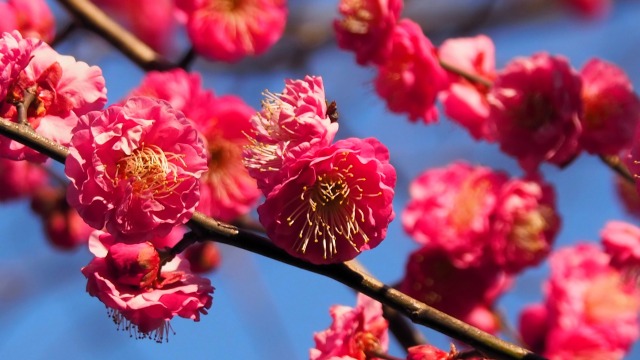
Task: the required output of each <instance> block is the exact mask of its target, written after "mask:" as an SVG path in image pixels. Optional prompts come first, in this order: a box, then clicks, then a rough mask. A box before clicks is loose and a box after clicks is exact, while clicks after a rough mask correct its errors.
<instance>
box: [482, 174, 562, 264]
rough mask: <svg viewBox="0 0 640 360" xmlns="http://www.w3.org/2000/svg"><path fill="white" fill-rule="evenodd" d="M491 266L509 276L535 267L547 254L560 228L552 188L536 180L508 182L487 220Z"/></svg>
mask: <svg viewBox="0 0 640 360" xmlns="http://www.w3.org/2000/svg"><path fill="white" fill-rule="evenodd" d="M491 222H492V225H491V227H492V229H493V238H492V240H491V241H490V245H489V246H490V248H491V250H490V252H491V255H492V256H491V257H492V259H493V260H494V262H495V263H496V264H498V265H500V267H502V268H503V269H505V270H506V271H507V272H509V273H518V272H520V271H522V270H524V269H525V268H527V267H530V266H535V265H538V264H539V263H540V262H541V261H543V260H544V259H545V258H546V257H547V255H548V254H549V253H550V252H551V246H552V245H553V242H554V240H555V238H556V235H557V234H558V230H559V228H560V217H559V215H558V213H557V210H556V201H555V192H554V190H553V187H551V186H550V185H548V184H545V183H543V182H542V181H537V180H520V179H511V180H509V181H508V182H507V183H506V184H504V186H503V187H502V189H500V194H499V195H498V200H497V203H496V209H495V212H494V214H493V215H492V216H491Z"/></svg>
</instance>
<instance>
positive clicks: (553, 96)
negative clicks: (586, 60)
mask: <svg viewBox="0 0 640 360" xmlns="http://www.w3.org/2000/svg"><path fill="white" fill-rule="evenodd" d="M581 89H582V87H581V80H580V76H579V75H578V73H576V72H575V71H574V70H573V69H572V68H571V66H570V65H569V63H568V61H567V60H566V59H565V58H563V57H560V56H550V55H549V54H546V53H538V54H535V55H533V56H532V57H530V58H516V59H515V60H513V61H511V62H510V63H509V64H507V66H506V68H505V69H503V70H502V71H500V72H498V76H497V78H496V81H495V82H494V84H493V87H492V88H491V91H490V92H489V95H488V99H489V103H490V105H491V111H490V117H491V118H492V119H493V120H494V121H495V122H496V126H497V130H498V131H497V139H498V143H499V144H500V149H501V150H502V151H504V152H505V153H507V154H509V155H511V156H513V157H515V158H516V159H518V162H519V163H520V165H521V167H522V168H523V169H524V170H525V171H527V172H535V171H537V169H538V166H539V165H540V163H542V162H544V161H547V162H550V163H552V164H555V165H558V166H564V165H567V164H568V163H569V162H571V161H572V160H573V159H574V158H575V157H576V156H577V155H578V153H579V151H580V146H579V143H578V138H579V136H580V132H581V125H580V120H579V119H580V115H581V111H582V102H581V97H580V94H581Z"/></svg>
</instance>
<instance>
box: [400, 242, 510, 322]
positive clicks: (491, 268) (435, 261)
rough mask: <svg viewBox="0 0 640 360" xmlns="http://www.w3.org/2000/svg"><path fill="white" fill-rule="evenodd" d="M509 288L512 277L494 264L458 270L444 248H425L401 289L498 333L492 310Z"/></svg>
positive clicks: (412, 261)
mask: <svg viewBox="0 0 640 360" xmlns="http://www.w3.org/2000/svg"><path fill="white" fill-rule="evenodd" d="M509 285H510V278H509V276H507V275H506V273H505V272H503V271H502V270H500V268H498V267H497V266H496V265H494V264H490V263H485V264H480V265H479V266H474V267H467V268H458V267H456V266H454V265H453V263H452V262H451V260H450V258H449V255H448V254H447V253H446V252H445V251H443V250H442V249H438V248H436V247H433V246H423V247H422V248H421V249H419V250H417V251H415V252H413V253H412V254H411V255H410V256H409V260H408V262H407V268H406V271H405V275H404V278H403V279H402V281H401V282H400V285H399V287H398V289H399V290H400V291H402V292H403V293H405V294H407V295H409V296H411V297H413V298H415V299H417V300H419V301H422V302H424V303H425V304H427V305H430V306H433V307H434V308H436V309H438V310H440V311H443V312H445V313H447V314H449V315H451V316H453V317H456V318H458V319H460V320H462V321H465V322H467V323H469V324H471V325H473V326H476V327H478V328H480V329H482V330H484V331H487V332H490V333H496V332H497V331H498V330H499V327H500V324H499V321H498V319H497V318H496V317H495V316H493V311H492V308H493V305H494V302H495V301H496V299H497V298H498V296H500V295H501V294H502V293H503V292H504V291H505V290H506V289H507V288H508V287H509Z"/></svg>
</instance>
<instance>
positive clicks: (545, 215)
mask: <svg viewBox="0 0 640 360" xmlns="http://www.w3.org/2000/svg"><path fill="white" fill-rule="evenodd" d="M553 215H554V213H553V209H551V208H550V207H548V206H540V208H539V209H537V210H533V211H529V212H527V213H524V214H517V215H516V217H515V221H514V224H513V228H512V229H511V232H510V233H509V235H508V238H509V241H510V242H511V243H513V244H515V245H516V246H517V247H518V248H520V249H522V250H525V251H527V252H529V253H530V254H532V255H533V254H536V253H538V252H539V251H542V250H544V249H545V248H546V243H545V241H544V240H543V239H542V238H541V234H542V233H543V232H544V231H545V230H547V229H548V228H549V227H550V224H551V222H552V221H553Z"/></svg>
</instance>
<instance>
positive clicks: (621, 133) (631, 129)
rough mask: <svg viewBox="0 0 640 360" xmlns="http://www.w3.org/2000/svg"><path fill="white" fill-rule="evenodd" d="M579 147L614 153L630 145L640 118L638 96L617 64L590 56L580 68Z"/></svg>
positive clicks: (599, 152)
mask: <svg viewBox="0 0 640 360" xmlns="http://www.w3.org/2000/svg"><path fill="white" fill-rule="evenodd" d="M580 76H581V77H582V103H583V115H582V118H581V120H582V134H581V135H580V143H581V145H582V147H583V148H584V149H585V150H586V151H588V152H590V153H593V154H601V155H617V154H618V153H619V152H620V151H622V150H623V149H627V148H629V147H630V146H631V142H632V140H633V135H634V133H635V129H636V127H637V124H638V121H640V99H639V98H638V95H637V94H636V93H635V92H634V91H633V85H632V84H631V81H629V78H628V77H627V75H626V74H625V73H624V71H622V70H621V69H620V68H618V67H617V66H615V65H613V64H611V63H608V62H605V61H602V60H599V59H592V60H590V61H589V62H587V64H586V65H585V66H584V68H582V71H581V72H580Z"/></svg>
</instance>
